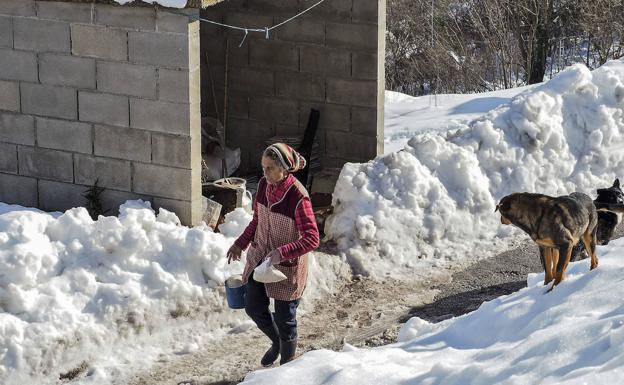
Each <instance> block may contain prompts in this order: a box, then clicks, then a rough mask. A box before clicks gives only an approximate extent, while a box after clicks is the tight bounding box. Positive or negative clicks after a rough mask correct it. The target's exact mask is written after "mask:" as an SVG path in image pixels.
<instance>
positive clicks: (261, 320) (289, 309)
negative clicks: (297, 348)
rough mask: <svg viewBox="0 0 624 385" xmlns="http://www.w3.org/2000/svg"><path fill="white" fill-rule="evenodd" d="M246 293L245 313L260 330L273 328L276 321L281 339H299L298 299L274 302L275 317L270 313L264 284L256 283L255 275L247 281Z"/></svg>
mask: <svg viewBox="0 0 624 385" xmlns="http://www.w3.org/2000/svg"><path fill="white" fill-rule="evenodd" d="M245 291H246V297H245V312H246V313H247V315H248V316H249V317H250V318H251V319H252V320H253V321H254V322H255V323H256V325H258V327H259V328H260V329H264V328H267V327H269V326H271V325H272V324H273V321H275V324H276V325H277V330H278V331H279V337H280V338H281V339H282V340H284V341H292V340H294V339H295V338H297V306H299V300H298V299H295V300H292V301H280V300H277V299H276V300H274V301H275V314H274V315H273V314H271V312H270V311H269V297H267V295H266V289H265V288H264V283H262V282H257V281H255V280H254V279H253V274H252V276H250V277H249V280H248V281H247V285H246V286H245ZM274 317H275V318H274Z"/></svg>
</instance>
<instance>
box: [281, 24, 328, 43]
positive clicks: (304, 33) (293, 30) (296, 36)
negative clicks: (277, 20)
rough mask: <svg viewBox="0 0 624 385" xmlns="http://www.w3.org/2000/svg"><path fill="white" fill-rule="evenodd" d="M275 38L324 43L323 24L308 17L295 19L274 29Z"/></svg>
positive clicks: (297, 41)
mask: <svg viewBox="0 0 624 385" xmlns="http://www.w3.org/2000/svg"><path fill="white" fill-rule="evenodd" d="M276 34H277V38H278V39H280V40H284V41H292V42H296V43H314V44H323V43H325V24H324V23H322V22H317V21H315V20H310V19H295V20H293V21H291V22H290V23H287V24H284V25H283V26H281V27H279V28H277V29H276Z"/></svg>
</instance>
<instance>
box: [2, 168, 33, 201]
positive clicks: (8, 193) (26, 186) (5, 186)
mask: <svg viewBox="0 0 624 385" xmlns="http://www.w3.org/2000/svg"><path fill="white" fill-rule="evenodd" d="M0 202H4V203H9V204H14V205H21V206H25V207H38V206H39V204H38V203H39V200H38V198H37V179H35V178H28V177H24V176H19V175H10V174H3V173H0Z"/></svg>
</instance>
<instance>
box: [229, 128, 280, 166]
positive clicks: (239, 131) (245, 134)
mask: <svg viewBox="0 0 624 385" xmlns="http://www.w3.org/2000/svg"><path fill="white" fill-rule="evenodd" d="M273 136H275V129H274V127H273V125H272V124H267V123H266V122H259V121H255V120H247V119H234V118H231V119H228V132H227V138H226V140H227V143H226V145H227V146H228V147H231V148H235V147H240V148H241V168H242V169H245V170H248V171H256V170H259V169H260V160H261V156H262V151H264V149H265V148H266V141H267V140H268V139H269V138H271V137H273Z"/></svg>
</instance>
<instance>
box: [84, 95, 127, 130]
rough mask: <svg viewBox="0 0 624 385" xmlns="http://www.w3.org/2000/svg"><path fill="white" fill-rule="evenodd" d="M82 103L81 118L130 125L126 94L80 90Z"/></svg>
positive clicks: (87, 120) (86, 120)
mask: <svg viewBox="0 0 624 385" xmlns="http://www.w3.org/2000/svg"><path fill="white" fill-rule="evenodd" d="M78 103H79V104H80V115H79V117H80V120H82V121H84V122H95V123H104V124H113V125H116V126H126V127H127V126H128V125H129V123H130V122H129V107H128V98H127V97H126V96H120V95H111V94H98V93H93V92H84V91H80V92H78Z"/></svg>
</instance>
